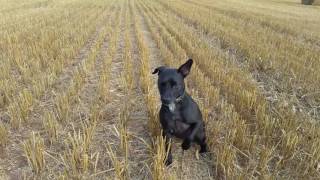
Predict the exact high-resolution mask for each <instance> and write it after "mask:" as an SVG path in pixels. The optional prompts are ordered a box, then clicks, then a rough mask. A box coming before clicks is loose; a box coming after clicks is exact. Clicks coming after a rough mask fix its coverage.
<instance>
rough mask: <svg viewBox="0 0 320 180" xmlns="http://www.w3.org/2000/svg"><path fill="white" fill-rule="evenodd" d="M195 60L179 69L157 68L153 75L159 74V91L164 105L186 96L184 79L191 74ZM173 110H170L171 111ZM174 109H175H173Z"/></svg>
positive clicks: (190, 60) (189, 61)
mask: <svg viewBox="0 0 320 180" xmlns="http://www.w3.org/2000/svg"><path fill="white" fill-rule="evenodd" d="M192 63H193V60H192V59H189V60H187V62H185V63H184V64H183V65H181V66H180V67H179V68H178V69H174V68H169V67H165V66H161V67H158V68H156V69H155V70H154V71H153V73H152V74H156V73H158V89H159V93H160V96H161V101H162V103H163V104H165V105H168V106H169V108H170V105H173V104H175V102H176V101H177V100H178V99H179V98H181V97H182V96H184V93H185V84H184V78H185V77H186V76H187V75H188V74H189V72H190V69H191V66H192ZM171 109H172V108H170V110H171ZM173 109H174V107H173Z"/></svg>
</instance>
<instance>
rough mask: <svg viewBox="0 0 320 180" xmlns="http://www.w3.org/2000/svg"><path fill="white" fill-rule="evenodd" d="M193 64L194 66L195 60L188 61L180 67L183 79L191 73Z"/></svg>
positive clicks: (179, 70)
mask: <svg viewBox="0 0 320 180" xmlns="http://www.w3.org/2000/svg"><path fill="white" fill-rule="evenodd" d="M192 64H193V60H192V59H188V60H187V62H185V63H184V64H182V65H181V66H180V67H179V69H178V72H179V73H180V74H182V76H183V77H186V76H187V75H188V74H189V73H190V69H191V66H192Z"/></svg>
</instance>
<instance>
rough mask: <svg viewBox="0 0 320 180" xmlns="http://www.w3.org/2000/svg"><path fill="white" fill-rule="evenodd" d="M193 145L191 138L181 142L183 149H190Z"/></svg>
mask: <svg viewBox="0 0 320 180" xmlns="http://www.w3.org/2000/svg"><path fill="white" fill-rule="evenodd" d="M190 146H191V142H190V141H189V140H184V141H183V143H182V144H181V147H182V149H183V150H188V149H189V148H190Z"/></svg>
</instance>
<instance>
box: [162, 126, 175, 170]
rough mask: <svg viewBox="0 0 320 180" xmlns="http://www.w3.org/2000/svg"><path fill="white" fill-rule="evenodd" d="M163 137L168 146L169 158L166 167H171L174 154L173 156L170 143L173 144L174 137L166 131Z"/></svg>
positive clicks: (167, 153)
mask: <svg viewBox="0 0 320 180" xmlns="http://www.w3.org/2000/svg"><path fill="white" fill-rule="evenodd" d="M162 136H163V138H164V140H165V144H166V155H167V158H166V162H165V164H166V166H169V165H170V164H171V163H172V154H171V146H170V142H171V139H172V137H173V135H172V133H171V132H170V131H169V132H168V131H164V132H163V133H162Z"/></svg>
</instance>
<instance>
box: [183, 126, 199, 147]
mask: <svg viewBox="0 0 320 180" xmlns="http://www.w3.org/2000/svg"><path fill="white" fill-rule="evenodd" d="M200 127H201V122H195V123H192V124H191V125H190V127H189V130H190V134H189V135H188V136H187V137H186V138H185V139H184V140H183V143H182V145H181V147H182V149H183V150H188V149H189V148H190V146H191V143H192V142H193V141H194V137H195V135H196V134H197V132H198V130H199V129H200Z"/></svg>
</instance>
